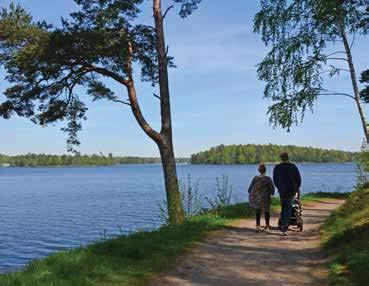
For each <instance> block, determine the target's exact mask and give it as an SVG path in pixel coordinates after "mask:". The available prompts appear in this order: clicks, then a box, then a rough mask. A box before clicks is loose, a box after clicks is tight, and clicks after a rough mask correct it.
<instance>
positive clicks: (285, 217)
mask: <svg viewBox="0 0 369 286" xmlns="http://www.w3.org/2000/svg"><path fill="white" fill-rule="evenodd" d="M280 158H281V160H282V163H280V164H278V165H277V166H275V168H274V171H273V180H274V184H275V186H276V187H277V189H278V192H279V197H280V199H281V207H282V211H281V222H282V228H281V231H282V233H283V235H288V227H289V221H290V217H291V212H292V207H291V206H292V202H293V199H294V198H295V196H296V194H299V195H300V187H301V176H300V172H299V169H298V168H297V167H296V165H295V164H292V163H291V162H290V161H289V156H288V154H287V153H283V154H282V155H281V156H280Z"/></svg>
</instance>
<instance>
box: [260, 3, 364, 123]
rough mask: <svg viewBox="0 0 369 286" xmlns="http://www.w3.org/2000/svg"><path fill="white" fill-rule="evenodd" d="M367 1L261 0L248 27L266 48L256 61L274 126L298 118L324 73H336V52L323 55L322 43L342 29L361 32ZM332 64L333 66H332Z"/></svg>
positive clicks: (321, 88) (317, 91) (338, 37)
mask: <svg viewBox="0 0 369 286" xmlns="http://www.w3.org/2000/svg"><path fill="white" fill-rule="evenodd" d="M368 3H369V1H368V0H293V1H287V0H262V1H261V9H260V11H259V12H258V13H257V14H256V16H255V19H254V30H255V32H258V33H260V34H261V36H262V40H263V42H264V43H265V45H266V46H267V47H269V49H270V50H269V52H268V54H267V55H266V57H265V58H264V59H263V61H262V62H261V63H260V64H259V65H258V76H259V79H261V80H263V81H265V82H266V86H265V90H264V97H265V98H267V99H270V100H272V102H273V104H272V105H271V106H270V107H269V109H268V114H269V115H270V122H271V123H272V124H274V126H277V125H280V126H282V127H283V128H287V129H288V130H289V128H290V127H291V126H292V125H294V124H297V123H298V122H299V121H300V120H303V117H304V114H305V111H306V110H307V109H312V107H313V104H314V102H315V101H316V100H317V98H318V96H319V95H321V94H322V93H325V92H330V91H328V90H326V89H325V88H324V85H323V84H324V77H325V76H324V75H329V76H334V75H337V74H338V73H339V72H340V71H342V69H340V68H339V67H337V66H336V65H335V64H337V59H334V58H335V57H336V58H339V57H342V55H343V54H344V53H343V52H342V51H339V52H337V53H331V54H329V53H328V52H327V46H328V45H329V44H330V43H331V44H332V43H333V44H336V43H337V42H339V41H341V39H342V33H345V34H346V33H347V34H351V35H354V34H361V35H366V34H367V33H368V30H369V22H368V19H369V4H368ZM332 63H333V64H332Z"/></svg>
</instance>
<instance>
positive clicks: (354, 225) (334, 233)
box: [322, 188, 369, 286]
mask: <svg viewBox="0 0 369 286" xmlns="http://www.w3.org/2000/svg"><path fill="white" fill-rule="evenodd" d="M322 239H323V246H324V248H325V249H326V251H328V253H329V254H331V255H332V256H333V257H335V258H334V260H333V261H332V262H331V265H330V280H331V285H335V286H341V285H342V286H343V285H345V286H347V285H357V286H359V285H360V286H361V285H366V284H367V283H368V281H369V189H367V188H366V189H365V188H358V189H357V190H356V191H354V192H353V193H351V194H350V195H349V196H348V198H347V199H346V202H345V203H344V204H343V205H342V206H341V207H339V208H338V209H337V210H335V211H333V212H332V214H331V215H330V217H329V218H328V219H327V221H326V223H325V224H324V226H323V238H322Z"/></svg>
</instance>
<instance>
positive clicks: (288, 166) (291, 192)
mask: <svg viewBox="0 0 369 286" xmlns="http://www.w3.org/2000/svg"><path fill="white" fill-rule="evenodd" d="M273 180H274V185H275V186H276V187H277V189H278V192H279V195H280V197H281V198H282V199H284V198H292V197H293V196H295V195H296V193H297V192H298V191H299V189H300V187H301V176H300V172H299V169H298V168H297V167H296V165H295V164H292V163H289V162H286V163H280V164H278V165H277V166H275V168H274V171H273Z"/></svg>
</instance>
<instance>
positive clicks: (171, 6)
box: [163, 5, 174, 20]
mask: <svg viewBox="0 0 369 286" xmlns="http://www.w3.org/2000/svg"><path fill="white" fill-rule="evenodd" d="M173 7H174V6H173V5H170V6H169V7H168V8H167V10H165V12H164V14H163V20H164V19H165V16H166V15H167V14H168V12H169V10H170V9H172V8H173Z"/></svg>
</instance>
